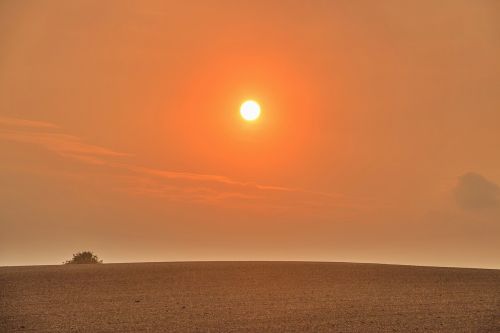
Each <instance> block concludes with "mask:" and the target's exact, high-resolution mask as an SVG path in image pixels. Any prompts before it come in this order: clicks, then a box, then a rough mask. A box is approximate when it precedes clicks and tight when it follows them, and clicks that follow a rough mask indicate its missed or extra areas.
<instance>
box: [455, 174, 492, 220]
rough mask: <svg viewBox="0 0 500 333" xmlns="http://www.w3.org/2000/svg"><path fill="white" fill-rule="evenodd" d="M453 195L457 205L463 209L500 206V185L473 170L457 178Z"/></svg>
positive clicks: (474, 209)
mask: <svg viewBox="0 0 500 333" xmlns="http://www.w3.org/2000/svg"><path fill="white" fill-rule="evenodd" d="M454 195H455V200H456V202H457V204H458V206H459V207H460V208H462V209H464V210H472V211H479V210H484V209H491V208H498V207H500V187H499V186H498V185H497V184H495V183H494V182H492V181H490V180H488V179H486V178H485V177H484V176H482V175H480V174H478V173H475V172H468V173H466V174H464V175H462V176H461V177H460V178H459V179H458V184H457V186H456V188H455V189H454Z"/></svg>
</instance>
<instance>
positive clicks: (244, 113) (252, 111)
mask: <svg viewBox="0 0 500 333" xmlns="http://www.w3.org/2000/svg"><path fill="white" fill-rule="evenodd" d="M240 114H241V117H242V118H243V119H245V120H246V121H255V120H257V119H258V118H259V117H260V105H259V103H257V102H256V101H252V100H248V101H245V102H244V103H243V104H241V107H240Z"/></svg>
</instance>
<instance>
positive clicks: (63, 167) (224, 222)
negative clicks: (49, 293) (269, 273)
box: [0, 0, 500, 268]
mask: <svg viewBox="0 0 500 333" xmlns="http://www.w3.org/2000/svg"><path fill="white" fill-rule="evenodd" d="M249 98H252V99H255V100H257V101H259V103H260V104H261V107H262V116H261V118H260V119H259V120H258V121H257V122H255V123H245V122H244V121H242V120H241V118H240V117H239V114H238V109H239V105H240V104H241V103H242V102H243V101H244V100H246V99H249ZM0 153H1V155H0V156H1V157H0V159H1V160H0V265H26V264H58V263H61V262H62V261H64V260H67V259H69V258H70V257H71V254H72V253H74V252H76V251H80V250H86V249H89V250H93V251H95V252H96V253H97V254H98V255H99V256H100V257H101V258H102V259H103V260H104V261H105V262H123V261H170V260H321V261H323V260H327V261H360V262H385V263H404V264H425V265H446V266H472V267H496V268H500V2H499V1H495V0H491V1H481V0H478V1H459V0H453V1H451V0H450V1H404V2H401V1H327V0H325V1H319V0H316V1H303V0H297V1H290V0H283V1H278V0H276V1H255V0H248V1H235V0H227V1H212V0H211V1H202V0H198V1H194V0H190V1H181V0H179V1H100V0H99V1H65V0H61V1H15V0H10V1H9V0H7V1H6V0H4V1H1V2H0Z"/></svg>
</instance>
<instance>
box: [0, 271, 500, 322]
mask: <svg viewBox="0 0 500 333" xmlns="http://www.w3.org/2000/svg"><path fill="white" fill-rule="evenodd" d="M424 331H428V332H500V270H480V269H459V268H431V267H412V266H393V265H374V264H349V263H304V262H197V263H143V264H142V263H141V264H102V265H66V266H64V265H61V266H28V267H0V332H424Z"/></svg>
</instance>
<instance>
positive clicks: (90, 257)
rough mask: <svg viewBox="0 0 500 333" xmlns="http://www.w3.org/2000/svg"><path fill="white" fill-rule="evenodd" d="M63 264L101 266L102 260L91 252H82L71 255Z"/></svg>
mask: <svg viewBox="0 0 500 333" xmlns="http://www.w3.org/2000/svg"><path fill="white" fill-rule="evenodd" d="M65 264H102V260H99V258H98V257H97V256H96V255H95V254H94V253H92V252H91V251H83V252H78V253H75V254H73V258H72V259H71V260H68V261H66V262H65Z"/></svg>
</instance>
